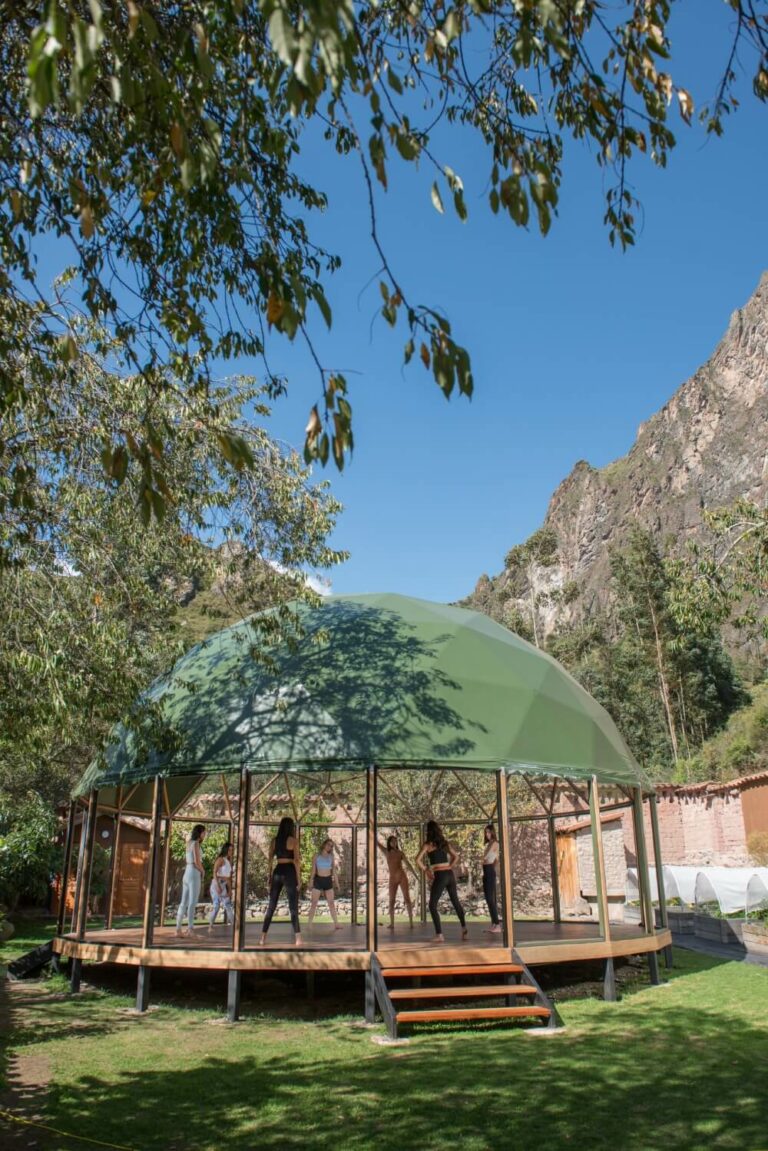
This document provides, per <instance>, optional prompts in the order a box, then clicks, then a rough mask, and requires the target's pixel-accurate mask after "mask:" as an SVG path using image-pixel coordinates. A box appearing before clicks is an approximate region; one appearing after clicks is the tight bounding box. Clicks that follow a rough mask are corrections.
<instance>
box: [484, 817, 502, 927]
mask: <svg viewBox="0 0 768 1151" xmlns="http://www.w3.org/2000/svg"><path fill="white" fill-rule="evenodd" d="M483 841H484V847H483V895H484V896H485V902H486V903H487V904H488V910H489V911H490V913H491V926H490V927H489V928H488V931H490V933H491V935H498V933H499V932H500V931H501V920H500V919H499V908H498V906H497V903H496V868H497V866H498V862H499V841H498V839H497V838H496V832H495V831H494V829H493V824H492V823H489V824H487V825H486V827H485V829H484V830H483Z"/></svg>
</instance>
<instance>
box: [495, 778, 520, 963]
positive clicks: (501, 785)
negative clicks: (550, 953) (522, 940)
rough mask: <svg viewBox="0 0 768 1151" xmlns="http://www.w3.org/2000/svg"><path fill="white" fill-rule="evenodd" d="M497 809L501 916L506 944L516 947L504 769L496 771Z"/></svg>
mask: <svg viewBox="0 0 768 1151" xmlns="http://www.w3.org/2000/svg"><path fill="white" fill-rule="evenodd" d="M496 811H497V814H498V823H499V846H500V848H501V908H502V911H501V918H502V920H503V922H504V945H505V947H514V945H515V924H514V919H513V907H512V853H511V851H510V840H509V800H508V797H507V777H506V773H505V772H504V769H503V768H502V769H501V771H497V773H496Z"/></svg>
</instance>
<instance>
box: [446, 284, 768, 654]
mask: <svg viewBox="0 0 768 1151" xmlns="http://www.w3.org/2000/svg"><path fill="white" fill-rule="evenodd" d="M739 497H746V498H748V499H750V500H753V501H755V502H757V503H760V504H763V503H765V501H766V499H768V272H766V273H764V274H763V276H762V278H761V281H760V284H759V285H758V288H757V291H756V292H755V293H754V295H753V296H752V298H751V299H750V300H749V302H748V303H747V304H746V305H745V307H743V308H741V309H740V310H739V311H737V312H734V314H733V316H732V317H731V322H730V324H729V326H728V330H727V332H726V333H725V336H724V337H723V339H722V341H721V342H720V344H719V345H718V347H717V348H716V350H715V352H714V354H713V355H712V357H711V359H710V360H708V362H707V363H706V364H704V366H703V367H701V368H699V370H698V371H697V372H696V373H695V374H694V375H693V376H692V377H691V378H690V379H689V380H687V381H686V382H685V383H684V384H683V385H682V386H681V387H680V388H679V389H678V390H677V392H676V393H675V394H674V396H673V397H672V399H671V400H670V401H669V403H667V404H665V405H664V407H663V408H662V409H661V411H659V412H657V413H656V414H655V415H654V416H652V417H651V419H649V420H648V421H647V422H646V423H644V424H642V425H641V426H640V429H639V431H638V435H637V439H636V441H635V444H634V445H633V447H632V448H631V449H630V451H629V452H628V453H627V455H626V456H623V457H622V458H621V459H619V460H616V461H615V462H614V463H612V464H609V465H608V466H607V467H604V468H594V467H592V466H591V465H590V464H589V463H587V462H586V461H584V460H581V461H580V462H579V463H577V464H576V466H575V467H574V469H573V471H572V472H571V474H570V475H569V476H568V478H567V479H565V480H564V481H563V482H562V483H561V484H560V486H559V487H558V489H557V490H556V491H555V493H554V495H553V496H552V499H551V501H550V504H549V508H548V510H547V514H546V518H545V521H544V525H543V529H542V530H541V531H540V532H538V533H536V536H535V537H532V540H531V541H529V543H528V545H522V546H521V547H519V548H516V549H513V551H512V552H511V553H510V555H509V556H508V557H507V566H506V567H505V570H504V571H502V572H501V573H500V574H499V575H497V576H495V577H493V578H489V577H488V576H482V577H481V579H480V580H479V581H478V584H477V586H476V587H475V590H474V592H473V593H472V595H471V596H469V597H468V599H467V600H466V601H465V603H466V604H467V606H475V607H477V608H479V609H481V610H484V611H488V612H489V613H490V614H492V615H496V616H497V617H504V616H506V619H507V620H508V621H509V620H511V621H513V622H512V626H514V619H515V616H517V617H518V618H521V619H522V620H524V621H528V622H529V623H530V622H531V618H532V613H533V612H535V622H536V630H537V635H538V636H539V638H541V637H542V636H546V635H547V634H548V633H549V632H551V631H552V630H553V629H554V628H555V627H556V626H557V625H558V624H560V623H573V622H575V621H576V620H578V619H579V618H583V616H584V615H587V614H589V613H590V612H591V611H594V610H595V609H596V608H597V607H598V606H600V605H601V604H603V603H605V601H606V599H607V594H608V583H609V573H610V558H609V553H610V549H611V548H612V547H615V546H620V545H621V543H622V541H623V540H624V539H625V538H626V536H627V534H628V532H629V530H630V529H631V527H632V525H635V524H637V525H640V526H642V527H644V528H646V529H649V530H650V531H652V532H653V533H654V534H655V535H657V536H658V537H659V539H660V541H661V542H662V543H663V545H664V548H665V550H666V551H677V550H680V549H681V548H683V547H685V545H686V542H687V541H688V540H690V539H692V538H693V537H695V536H696V535H697V533H699V532H700V530H701V525H702V510H703V509H711V508H716V507H720V506H722V505H724V504H729V503H732V502H733V501H734V500H736V499H737V498H739ZM542 545H543V546H542ZM537 554H538V555H543V557H544V562H539V561H538V559H537Z"/></svg>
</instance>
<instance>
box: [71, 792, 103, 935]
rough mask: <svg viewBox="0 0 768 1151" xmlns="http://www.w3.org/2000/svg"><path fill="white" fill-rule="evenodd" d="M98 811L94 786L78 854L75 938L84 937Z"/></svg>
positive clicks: (97, 798) (96, 793)
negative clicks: (79, 864) (82, 840)
mask: <svg viewBox="0 0 768 1151" xmlns="http://www.w3.org/2000/svg"><path fill="white" fill-rule="evenodd" d="M98 812H99V792H98V789H96V788H94V790H93V791H92V792H91V794H90V798H89V800H88V815H87V816H86V822H85V826H84V827H83V830H82V833H81V834H82V836H83V837H84V839H85V847H84V849H83V851H82V854H81V856H80V863H81V868H80V875H79V876H78V889H79V895H78V899H77V921H76V924H75V936H76V938H77V939H83V938H84V937H85V925H86V923H87V922H88V896H89V894H90V890H91V867H92V865H93V844H94V841H95V839H96V820H97V817H98Z"/></svg>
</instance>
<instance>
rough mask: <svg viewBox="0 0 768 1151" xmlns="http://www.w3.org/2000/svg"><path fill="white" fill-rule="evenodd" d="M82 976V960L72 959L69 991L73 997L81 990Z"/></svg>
mask: <svg viewBox="0 0 768 1151" xmlns="http://www.w3.org/2000/svg"><path fill="white" fill-rule="evenodd" d="M82 974H83V961H82V959H71V960H70V961H69V990H70V992H71V993H72V995H77V993H78V991H79V990H80V979H81V977H82Z"/></svg>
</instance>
